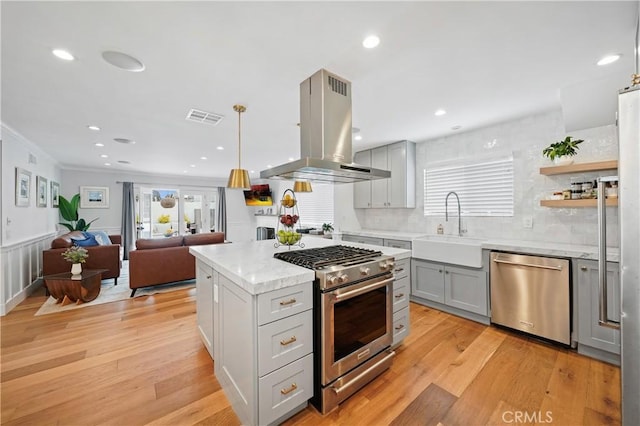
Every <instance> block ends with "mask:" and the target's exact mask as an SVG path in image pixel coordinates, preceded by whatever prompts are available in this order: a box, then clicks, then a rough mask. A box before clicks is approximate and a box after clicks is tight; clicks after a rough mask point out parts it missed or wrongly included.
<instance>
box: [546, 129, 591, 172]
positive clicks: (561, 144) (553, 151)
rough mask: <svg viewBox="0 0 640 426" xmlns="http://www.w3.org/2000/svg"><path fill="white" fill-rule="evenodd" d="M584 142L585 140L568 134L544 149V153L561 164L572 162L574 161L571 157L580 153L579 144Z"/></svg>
mask: <svg viewBox="0 0 640 426" xmlns="http://www.w3.org/2000/svg"><path fill="white" fill-rule="evenodd" d="M582 142H584V140H582V139H573V138H572V137H571V136H567V137H566V138H564V140H561V141H558V142H554V143H552V144H551V145H549V146H548V147H546V148H545V149H544V150H542V154H543V155H544V156H546V157H548V158H549V159H550V160H551V161H553V162H554V163H555V164H557V165H559V166H561V165H566V164H571V163H573V160H572V159H571V157H573V156H574V155H576V154H577V153H578V149H579V147H578V145H579V144H581V143H582Z"/></svg>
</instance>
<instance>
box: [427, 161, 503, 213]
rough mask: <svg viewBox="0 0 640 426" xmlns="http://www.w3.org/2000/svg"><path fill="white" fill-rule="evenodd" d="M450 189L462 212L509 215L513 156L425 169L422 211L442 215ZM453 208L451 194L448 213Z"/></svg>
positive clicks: (454, 204) (453, 203) (453, 202)
mask: <svg viewBox="0 0 640 426" xmlns="http://www.w3.org/2000/svg"><path fill="white" fill-rule="evenodd" d="M451 191H455V192H456V193H457V194H458V197H459V198H460V210H461V215H462V216H513V157H508V158H503V159H499V160H492V161H484V162H476V163H469V164H458V165H449V166H441V167H433V168H430V169H425V171H424V215H425V216H444V214H445V199H446V197H447V194H448V193H449V192H451ZM457 208H458V207H457V204H456V200H455V196H454V195H451V196H450V197H449V213H452V212H453V214H454V215H455V214H457V211H456V210H457Z"/></svg>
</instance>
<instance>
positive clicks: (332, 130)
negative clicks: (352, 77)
mask: <svg viewBox="0 0 640 426" xmlns="http://www.w3.org/2000/svg"><path fill="white" fill-rule="evenodd" d="M351 125H352V118H351V83H350V82H349V81H347V80H345V79H343V78H341V77H338V76H337V75H335V74H331V73H330V72H328V71H327V70H324V69H321V70H320V71H318V72H316V73H315V74H313V75H312V76H311V77H309V78H308V79H306V80H305V81H303V82H302V83H301V84H300V155H301V156H302V158H301V159H300V160H296V161H292V162H290V163H286V164H283V165H281V166H277V167H272V168H270V169H267V170H263V171H261V172H260V177H261V178H263V179H296V180H313V181H320V182H332V183H349V182H361V181H368V180H373V179H385V178H389V177H390V176H391V172H389V171H387V170H380V169H373V168H371V167H369V166H365V165H361V164H354V163H352V162H351V161H352V154H353V153H352V149H351Z"/></svg>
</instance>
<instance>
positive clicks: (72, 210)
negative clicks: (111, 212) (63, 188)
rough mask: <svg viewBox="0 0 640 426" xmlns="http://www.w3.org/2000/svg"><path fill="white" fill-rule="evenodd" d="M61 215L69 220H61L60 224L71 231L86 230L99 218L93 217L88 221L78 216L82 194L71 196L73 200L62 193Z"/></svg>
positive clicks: (60, 201) (60, 202) (60, 200)
mask: <svg viewBox="0 0 640 426" xmlns="http://www.w3.org/2000/svg"><path fill="white" fill-rule="evenodd" d="M58 199H59V204H60V205H59V206H58V207H59V209H60V216H62V218H63V219H64V220H66V221H67V222H68V223H67V222H64V223H63V222H59V223H60V225H63V226H66V227H67V229H69V231H86V230H87V229H89V226H91V224H92V223H93V222H95V221H96V220H98V218H95V219H93V220H92V221H91V222H87V221H86V220H84V219H79V218H78V206H79V205H80V194H76V195H74V196H73V197H71V200H67V199H66V198H64V197H63V196H62V195H60V196H59V197H58Z"/></svg>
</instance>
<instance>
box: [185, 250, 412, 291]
mask: <svg viewBox="0 0 640 426" xmlns="http://www.w3.org/2000/svg"><path fill="white" fill-rule="evenodd" d="M301 241H302V242H303V243H304V244H305V247H304V248H305V249H306V248H317V247H326V246H332V245H348V246H353V247H361V248H368V249H373V250H380V251H382V252H383V253H384V254H387V255H390V256H394V257H395V258H396V259H403V258H408V257H411V250H403V249H397V248H392V247H381V246H371V245H367V244H358V243H352V242H348V243H343V242H341V241H334V240H331V239H327V238H305V237H303V238H302V240H301ZM274 242H275V240H262V241H253V242H246V243H230V244H212V245H204V246H190V247H189V252H190V253H191V254H192V255H194V256H195V258H196V259H198V260H201V261H203V262H204V263H206V264H207V265H210V266H212V267H213V269H215V270H216V271H217V272H219V273H221V274H223V275H224V276H226V277H227V278H229V279H230V280H231V281H233V282H234V283H236V284H237V285H238V286H240V287H241V288H243V289H244V290H246V291H247V292H248V293H250V294H260V293H265V292H268V291H272V290H277V289H279V288H285V287H290V286H294V285H297V284H302V283H305V282H311V281H313V280H314V279H315V272H314V271H313V270H311V269H307V268H303V267H301V266H296V265H293V264H291V263H288V262H285V261H282V260H279V259H275V258H274V257H273V254H274V253H276V252H282V251H287V250H289V248H288V247H286V246H280V247H278V248H275V247H274ZM291 250H302V248H300V247H298V246H293V247H291Z"/></svg>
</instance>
